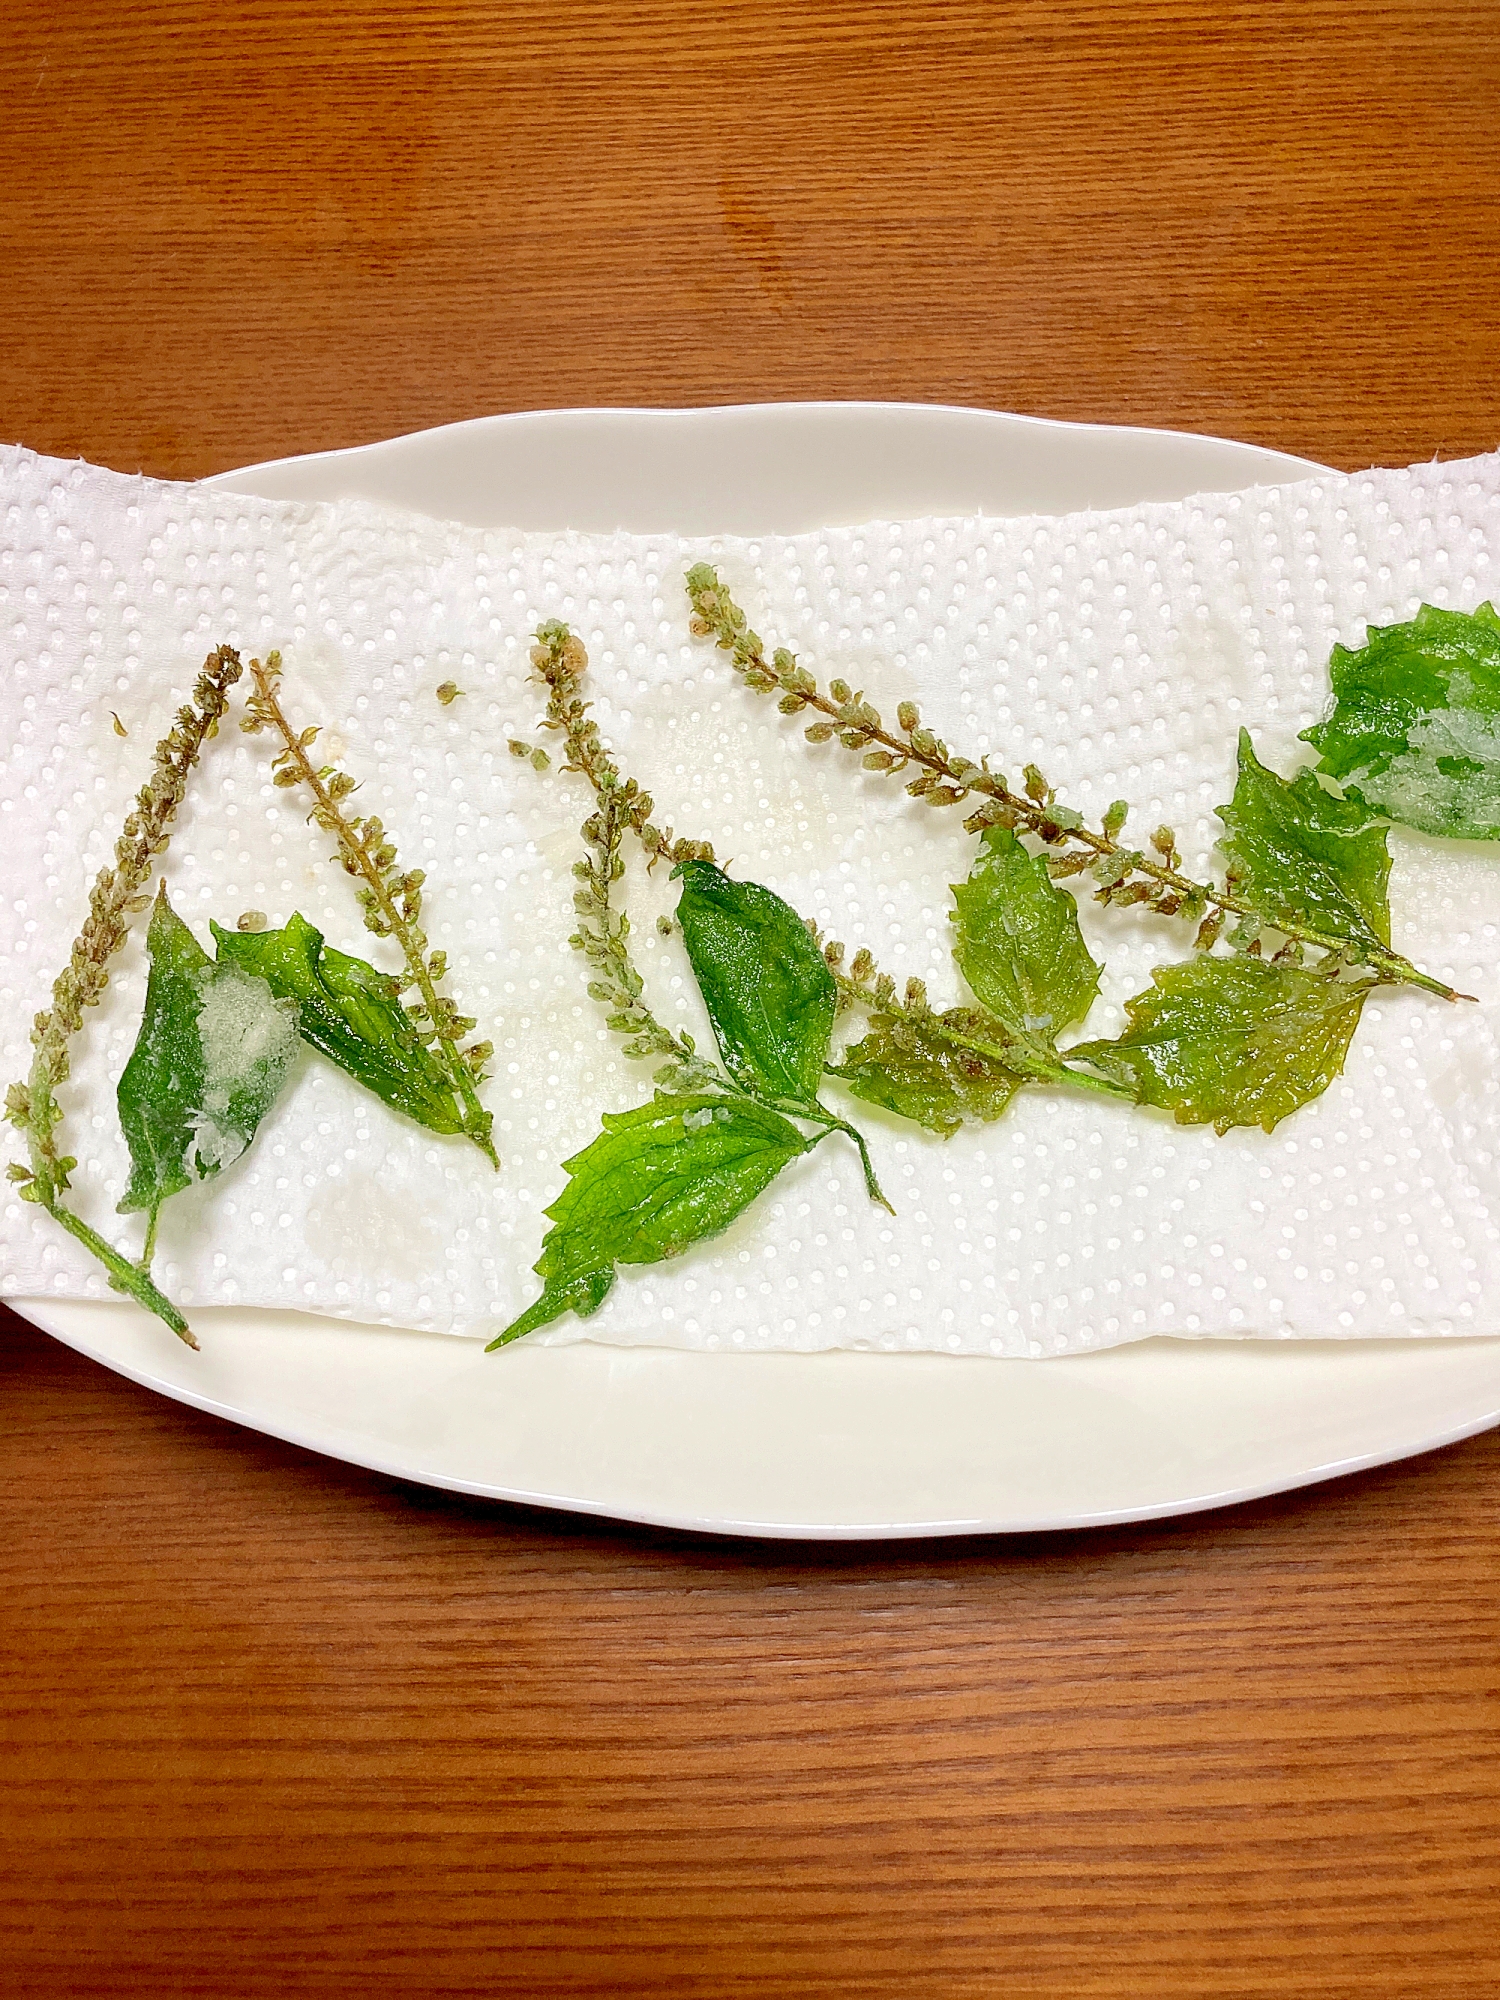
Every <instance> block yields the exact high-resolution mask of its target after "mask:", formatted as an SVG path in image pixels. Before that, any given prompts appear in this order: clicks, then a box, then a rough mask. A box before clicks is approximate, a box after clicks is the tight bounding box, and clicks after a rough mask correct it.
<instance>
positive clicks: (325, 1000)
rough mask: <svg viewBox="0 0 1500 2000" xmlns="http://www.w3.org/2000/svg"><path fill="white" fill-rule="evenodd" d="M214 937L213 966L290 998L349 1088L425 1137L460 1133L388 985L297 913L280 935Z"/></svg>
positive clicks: (302, 1029)
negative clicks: (233, 969)
mask: <svg viewBox="0 0 1500 2000" xmlns="http://www.w3.org/2000/svg"><path fill="white" fill-rule="evenodd" d="M213 933H214V939H215V943H216V947H217V950H218V958H219V963H220V964H221V965H236V966H238V967H239V968H240V969H241V970H242V971H244V972H248V973H253V974H254V975H255V976H256V977H257V978H259V979H263V980H265V982H266V984H267V985H268V986H269V987H270V989H271V991H272V992H273V993H274V994H275V995H276V997H277V999H278V1000H293V1001H295V1002H296V1004H297V1029H298V1032H299V1033H300V1034H301V1036H302V1038H303V1040H304V1041H307V1042H310V1043H311V1044H312V1046H313V1047H314V1048H315V1049H318V1050H321V1052H322V1053H323V1054H324V1055H325V1056H327V1057H328V1059H329V1061H330V1062H333V1063H336V1064H337V1065H338V1067H339V1068H340V1069H341V1070H343V1071H344V1072H345V1074H346V1075H348V1076H352V1077H353V1079H354V1081H355V1082H356V1083H360V1084H363V1085H364V1087H365V1089H366V1090H371V1091H373V1092H374V1093H375V1095H376V1096H377V1097H378V1098H380V1099H381V1100H382V1102H383V1103H386V1104H388V1105H390V1107H391V1109H392V1110H393V1111H399V1112H401V1113H402V1114H403V1115H404V1116H405V1117H407V1118H412V1119H415V1121H416V1122H417V1124H419V1125H424V1126H426V1128H427V1130H428V1131H429V1132H441V1133H450V1132H461V1131H463V1129H464V1120H463V1107H462V1106H461V1105H460V1104H459V1102H458V1099H457V1097H456V1096H455V1094H454V1090H453V1085H452V1083H451V1081H450V1080H449V1077H448V1074H447V1072H446V1070H445V1069H444V1068H443V1066H442V1065H441V1064H440V1063H439V1062H438V1060H437V1058H436V1057H435V1056H434V1055H433V1054H432V1051H431V1050H430V1049H429V1048H428V1047H427V1045H426V1044H425V1043H424V1042H423V1040H422V1038H421V1036H420V1035H419V1034H418V1032H417V1030H416V1028H415V1027H414V1026H413V1024H412V1022H411V1019H410V1017H409V1016H408V1014H407V1012H406V1009H405V1008H404V1007H403V1006H402V1005H401V1002H400V1000H399V998H398V997H397V993H396V981H395V980H393V979H392V978H390V977H389V976H388V975H387V974H386V973H383V972H377V971H376V969H375V967H374V966H373V965H367V964H366V963H365V961H364V960H363V959H362V958H351V957H349V955H348V954H347V953H345V952H342V951H335V950H333V948H332V947H331V946H329V945H326V944H324V942H323V934H322V932H321V931H318V930H315V929H314V927H313V926H312V925H311V924H310V923H308V921H307V919H306V918H305V917H302V916H298V915H294V916H292V917H291V918H290V919H289V921H288V922H287V923H286V924H285V925H284V926H283V927H282V928H281V929H280V930H274V931H226V930H224V929H223V928H222V927H221V926H220V925H219V924H215V925H214V926H213Z"/></svg>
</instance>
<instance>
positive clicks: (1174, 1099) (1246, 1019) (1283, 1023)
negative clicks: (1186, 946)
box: [1068, 957, 1371, 1133]
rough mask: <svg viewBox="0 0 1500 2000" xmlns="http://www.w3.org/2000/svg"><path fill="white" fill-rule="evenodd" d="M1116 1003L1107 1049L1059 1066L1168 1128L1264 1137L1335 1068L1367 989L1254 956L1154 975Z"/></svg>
mask: <svg viewBox="0 0 1500 2000" xmlns="http://www.w3.org/2000/svg"><path fill="white" fill-rule="evenodd" d="M1151 976H1152V979H1153V981H1154V982H1155V983H1154V985H1153V986H1151V987H1150V988H1148V990H1147V991H1146V992H1144V993H1140V994H1137V996H1136V997H1135V999H1133V1000H1129V1001H1127V1002H1126V1006H1125V1012H1126V1015H1127V1017H1128V1019H1129V1022H1130V1025H1129V1027H1128V1028H1127V1030H1126V1032H1125V1033H1124V1034H1123V1035H1121V1036H1120V1037H1119V1039H1118V1040H1117V1041H1112V1042H1105V1041H1099V1042H1080V1043H1079V1044H1078V1045H1077V1046H1076V1047H1074V1048H1071V1049H1069V1051H1068V1059H1069V1061H1070V1062H1087V1063H1091V1064H1092V1065H1093V1067H1094V1068H1095V1069H1097V1070H1098V1071H1099V1072H1100V1074H1101V1075H1103V1076H1107V1077H1110V1078H1112V1079H1113V1080H1115V1081H1117V1082H1121V1083H1127V1084H1129V1085H1131V1086H1132V1087H1133V1089H1134V1091H1135V1093H1136V1097H1137V1100H1138V1101H1139V1102H1140V1103H1142V1104H1156V1105H1160V1106H1161V1107H1162V1108H1163V1109H1164V1110H1167V1111H1170V1112H1172V1113H1173V1114H1174V1115H1175V1117H1176V1119H1177V1122H1178V1124H1179V1125H1207V1124H1212V1125H1213V1127H1214V1129H1215V1130H1216V1131H1218V1132H1221V1133H1223V1132H1227V1131H1229V1129H1230V1128H1231V1126H1235V1125H1259V1126H1261V1127H1262V1128H1263V1130H1265V1131H1267V1132H1271V1131H1274V1130H1275V1128H1276V1126H1277V1125H1278V1124H1279V1123H1280V1121H1281V1120H1282V1119H1283V1118H1285V1117H1286V1116H1287V1114H1288V1113H1289V1112H1292V1111H1295V1110H1297V1109H1298V1107H1299V1106H1301V1105H1303V1104H1308V1103H1311V1101H1312V1099H1313V1098H1315V1097H1319V1096H1321V1095H1322V1093H1323V1092H1324V1091H1325V1090H1326V1089H1327V1088H1328V1086H1329V1084H1330V1083H1331V1082H1332V1081H1333V1079H1334V1078H1335V1077H1336V1076H1337V1075H1338V1074H1339V1072H1340V1071H1341V1070H1342V1069H1343V1067H1344V1057H1345V1055H1346V1054H1347V1052H1348V1048H1349V1043H1350V1041H1351V1039H1352V1037H1353V1035H1354V1030H1355V1029H1356V1028H1357V1027H1358V1025H1359V1017H1360V1013H1361V1011H1362V1009H1363V1007H1364V1004H1365V996H1366V994H1367V993H1368V992H1369V989H1370V985H1371V982H1370V981H1369V980H1362V981H1359V982H1357V983H1354V982H1349V983H1346V982H1341V981H1339V980H1335V979H1330V978H1328V977H1326V976H1325V975H1323V974H1319V973H1315V972H1303V971H1300V970H1298V969H1297V968H1295V967H1293V966H1289V965H1270V964H1267V963H1266V962H1264V961H1263V960H1261V959H1257V958H1248V957H1241V958H1202V957H1200V958H1194V959H1190V960H1188V961H1187V962H1186V963H1185V964H1181V965H1164V966H1158V967H1157V969H1156V971H1155V972H1154V973H1153V974H1152V975H1151Z"/></svg>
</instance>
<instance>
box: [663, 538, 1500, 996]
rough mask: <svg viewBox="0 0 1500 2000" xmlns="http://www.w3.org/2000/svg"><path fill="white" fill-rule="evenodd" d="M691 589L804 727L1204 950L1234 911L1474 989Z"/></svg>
mask: <svg viewBox="0 0 1500 2000" xmlns="http://www.w3.org/2000/svg"><path fill="white" fill-rule="evenodd" d="M687 591H688V597H689V600H690V602H691V604H692V609H693V617H692V630H693V632H694V633H695V634H696V635H697V636H698V637H700V638H712V639H713V640H714V642H715V644H716V645H717V646H718V647H719V648H720V650H721V651H723V652H726V653H728V655H729V657H730V662H731V665H732V666H733V668H734V671H735V672H736V673H737V674H738V675H739V676H740V678H741V680H743V681H744V683H745V685H746V686H747V687H749V688H752V689H754V690H755V691H756V692H757V693H760V694H778V695H779V697H780V698H779V701H778V703H777V706H778V707H779V708H780V710H781V712H782V713H783V714H784V715H799V714H801V713H802V712H803V711H804V710H811V711H813V712H814V713H815V714H816V715H817V716H818V717H819V718H820V720H818V721H815V722H813V723H811V724H810V725H809V726H808V728H807V731H806V734H807V737H808V739H809V741H811V742H814V743H826V742H828V741H829V740H830V739H832V738H834V737H836V738H837V739H838V741H839V742H840V743H841V744H842V746H843V747H844V749H846V750H848V751H851V752H853V753H856V754H857V755H858V756H859V757H860V761H861V763H862V765H863V767H864V768H865V769H866V770H867V771H882V772H889V773H892V774H900V773H903V772H905V771H907V770H910V769H912V768H915V770H916V773H917V775H916V776H915V777H913V778H910V779H908V780H907V783H906V789H907V791H908V793H909V794H910V795H911V796H912V797H913V798H917V799H924V800H925V801H926V802H927V803H928V804H929V805H932V806H937V807H947V806H956V805H961V804H967V803H969V802H971V801H972V802H973V804H972V808H971V810H970V811H969V813H968V815H967V817H966V818H965V820H964V825H965V827H966V828H967V830H968V831H969V832H971V833H982V832H983V831H984V830H985V829H986V828H988V827H995V826H999V827H1005V828H1008V829H1010V830H1011V831H1020V832H1023V833H1028V834H1031V835H1033V836H1035V838H1036V839H1038V840H1040V841H1041V842H1042V844H1043V845H1044V846H1045V847H1046V848H1047V849H1048V850H1049V854H1048V866H1049V869H1050V871H1051V873H1052V875H1053V877H1054V878H1055V879H1065V878H1067V877H1069V876H1075V875H1083V874H1089V875H1091V876H1092V878H1093V882H1094V897H1095V900H1096V901H1097V902H1100V903H1105V904H1111V903H1120V904H1126V905H1130V904H1140V905H1143V906H1144V907H1145V908H1147V909H1149V910H1151V911H1152V912H1154V913H1155V914H1156V915H1157V916H1162V917H1176V918H1180V919H1182V920H1184V921H1185V922H1190V923H1193V924H1194V925H1196V927H1197V928H1196V933H1195V937H1194V942H1195V944H1196V945H1197V946H1198V947H1199V948H1200V949H1201V950H1207V949H1209V948H1210V947H1211V946H1212V945H1213V944H1214V943H1215V941H1216V940H1217V939H1218V937H1219V935H1220V933H1221V932H1222V931H1223V929H1224V927H1225V924H1226V922H1227V921H1228V920H1229V919H1230V918H1231V917H1232V918H1235V919H1237V923H1236V925H1235V927H1234V931H1233V933H1232V936H1231V939H1230V941H1231V942H1232V943H1234V944H1235V945H1236V946H1237V948H1238V949H1240V950H1242V951H1247V952H1248V953H1249V954H1250V955H1251V956H1253V957H1258V956H1259V955H1260V953H1261V948H1262V939H1261V934H1262V933H1263V932H1266V931H1272V932H1275V933H1276V934H1277V935H1278V936H1279V937H1280V938H1282V939H1284V940H1285V943H1284V944H1283V945H1282V946H1281V947H1280V951H1281V953H1282V962H1283V963H1293V964H1295V963H1298V962H1300V956H1301V953H1302V951H1303V949H1304V948H1305V947H1311V948H1313V949H1314V950H1317V951H1319V952H1324V953H1327V954H1328V955H1329V957H1330V958H1332V959H1333V960H1335V961H1337V962H1339V963H1342V964H1345V965H1350V966H1353V965H1366V966H1368V967H1369V968H1370V970H1371V971H1372V972H1373V973H1374V974H1375V976H1376V978H1377V979H1379V980H1381V981H1382V982H1385V983H1388V984H1395V985H1409V986H1418V987H1421V988H1422V989H1423V990H1424V991H1426V992H1429V993H1436V994H1438V995H1440V996H1441V997H1442V998H1443V999H1445V1000H1461V999H1468V998H1471V997H1472V996H1471V995H1468V994H1461V993H1457V992H1455V991H1454V989H1453V988H1452V987H1451V986H1448V985H1445V984H1444V982H1443V981H1442V980H1440V979H1436V978H1434V977H1433V976H1432V975H1431V974H1430V973H1426V972H1423V971H1421V970H1420V969H1419V968H1418V967H1417V966H1415V965H1413V964H1412V962H1411V961H1410V959H1408V958H1405V957H1403V956H1402V954H1401V953H1400V952H1398V951H1395V950H1393V949H1392V948H1391V946H1390V945H1389V944H1388V943H1386V942H1385V941H1384V940H1382V939H1380V938H1378V937H1374V936H1371V935H1369V934H1364V935H1354V934H1351V932H1349V931H1342V930H1338V929H1334V928H1332V927H1330V926H1329V925H1328V924H1326V923H1323V924H1318V923H1313V922H1310V921H1308V920H1307V918H1306V917H1305V916H1304V915H1301V914H1298V913H1295V912H1292V911H1289V910H1287V909H1286V908H1284V907H1282V908H1278V909H1276V910H1275V911H1268V910H1267V909H1266V907H1265V906H1264V903H1263V902H1262V901H1258V900H1257V899H1256V898H1255V897H1254V896H1252V895H1251V894H1249V893H1248V892H1247V889H1246V885H1245V883H1244V881H1243V879H1242V878H1241V876H1240V874H1239V872H1238V871H1237V870H1236V869H1235V868H1234V867H1231V868H1230V870H1229V872H1228V875H1227V878H1226V880H1225V881H1224V882H1223V883H1215V882H1199V881H1195V880H1193V879H1192V878H1191V877H1190V876H1188V875H1186V874H1184V873H1183V871H1182V866H1181V857H1180V855H1179V853H1178V850H1177V838H1176V835H1175V834H1174V832H1173V830H1172V829H1171V828H1170V827H1167V826H1161V827H1158V828H1156V830H1155V831H1154V832H1153V833H1152V834H1151V836H1150V839H1149V841H1148V843H1147V846H1146V848H1144V849H1142V848H1134V847H1128V846H1127V845H1126V844H1125V843H1124V842H1123V841H1122V840H1121V838H1120V835H1121V833H1122V832H1123V829H1124V826H1125V821H1126V817H1127V815H1128V812H1129V807H1128V805H1127V803H1126V802H1125V801H1124V800H1123V799H1117V800H1116V801H1115V802H1114V804H1112V805H1111V806H1110V807H1109V808H1108V810H1107V811H1106V812H1105V814H1104V816H1103V819H1102V821H1101V823H1100V825H1099V826H1098V827H1097V828H1095V827H1091V826H1089V825H1087V824H1086V823H1085V821H1084V819H1083V816H1082V814H1081V813H1078V812H1076V811H1074V810H1073V809H1072V808H1071V807H1068V806H1065V805H1063V804H1062V803H1061V802H1060V801H1059V800H1058V798H1057V795H1056V792H1055V790H1054V789H1053V787H1052V786H1051V785H1049V784H1048V782H1047V780H1046V778H1045V777H1044V776H1043V775H1042V773H1041V772H1040V771H1039V770H1038V769H1037V767H1036V766H1035V765H1034V764H1027V765H1026V767H1025V769H1024V772H1023V778H1022V782H1023V786H1024V789H1023V790H1022V791H1020V792H1017V791H1014V790H1012V789H1011V787H1010V785H1009V783H1008V782H1007V780H1006V779H1005V778H1004V777H1003V776H1002V775H1001V774H1000V773H999V772H997V771H992V770H991V769H990V768H989V760H988V758H987V757H986V758H981V759H980V761H979V762H977V763H976V762H974V761H973V759H971V758H968V757H965V756H962V755H960V754H959V753H957V752H956V751H953V750H950V749H949V747H948V745H947V744H946V743H945V742H944V741H943V740H942V738H941V737H940V736H938V735H936V734H935V733H934V732H933V731H932V730H930V729H928V728H926V727H925V726H924V724H923V722H922V718H921V713H920V711H919V709H918V707H917V704H916V703H915V702H913V701H903V702H902V703H901V704H900V706H899V707H898V709H897V724H898V726H897V728H896V729H894V730H892V729H889V728H887V727H886V725H885V723H884V722H883V721H882V719H881V716H880V713H879V711H878V710H877V709H875V708H874V707H872V705H871V704H870V703H869V702H868V701H866V700H865V698H864V696H863V694H861V693H860V692H858V691H857V690H855V689H853V688H851V687H850V686H849V685H848V683H847V682H846V681H843V680H833V681H830V682H829V684H828V689H827V691H826V692H825V691H824V690H823V689H822V688H820V687H819V685H818V682H817V680H816V678H815V676H814V675H813V674H811V673H810V672H809V671H808V669H807V668H806V667H804V666H802V665H801V664H800V663H799V662H798V660H797V658H796V656H795V655H794V654H793V653H791V652H789V651H788V650H787V648H786V647H784V646H778V647H775V648H773V649H772V652H771V654H770V657H769V658H768V657H767V655H766V650H765V645H764V642H763V641H762V639H761V638H760V636H759V634H758V633H756V632H754V631H752V630H751V629H750V625H749V621H748V619H747V618H746V616H745V613H744V612H743V611H742V610H741V608H740V606H739V605H738V604H736V602H735V601H734V598H733V597H732V596H731V594H730V593H729V591H728V590H727V589H726V587H725V586H724V584H723V583H722V582H721V580H720V578H719V574H718V571H717V570H716V569H715V568H714V567H713V566H712V564H710V563H696V564H695V565H694V566H693V567H692V568H691V569H690V570H689V571H688V574H687Z"/></svg>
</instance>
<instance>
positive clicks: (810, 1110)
mask: <svg viewBox="0 0 1500 2000" xmlns="http://www.w3.org/2000/svg"><path fill="white" fill-rule="evenodd" d="M829 1074H830V1075H834V1076H836V1075H837V1074H838V1072H837V1071H836V1070H833V1071H830V1072H829ZM785 1108H786V1109H788V1110H790V1111H791V1112H792V1115H793V1116H794V1117H797V1118H805V1119H807V1121H808V1122H809V1124H814V1125H821V1126H822V1127H823V1130H824V1133H825V1135H826V1134H827V1133H829V1132H843V1133H845V1134H846V1135H847V1137H849V1138H851V1139H852V1140H853V1141H854V1143H855V1145H856V1146H857V1147H858V1148H859V1163H860V1166H861V1167H862V1168H863V1169H864V1176H865V1193H866V1194H867V1195H868V1196H869V1197H870V1199H871V1201H873V1202H875V1203H876V1204H878V1206H879V1207H881V1208H883V1209H884V1210H885V1212H886V1214H887V1215H894V1214H895V1213H896V1211H895V1209H894V1208H892V1207H891V1204H890V1202H889V1201H887V1199H886V1196H885V1190H884V1189H883V1188H882V1187H881V1185H880V1182H879V1180H878V1179H877V1178H876V1174H875V1162H874V1161H873V1160H872V1159H871V1158H870V1149H869V1147H868V1146H867V1145H866V1143H865V1135H864V1133H863V1132H861V1131H860V1130H859V1128H858V1126H855V1125H851V1124H850V1123H849V1122H848V1120H847V1119H844V1118H840V1117H839V1116H838V1115H837V1114H836V1113H835V1112H832V1111H829V1110H828V1109H827V1107H826V1106H825V1105H823V1104H817V1103H815V1104H812V1105H808V1104H800V1105H797V1106H796V1107H795V1109H793V1107H791V1106H787V1107H785Z"/></svg>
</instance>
